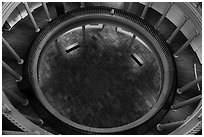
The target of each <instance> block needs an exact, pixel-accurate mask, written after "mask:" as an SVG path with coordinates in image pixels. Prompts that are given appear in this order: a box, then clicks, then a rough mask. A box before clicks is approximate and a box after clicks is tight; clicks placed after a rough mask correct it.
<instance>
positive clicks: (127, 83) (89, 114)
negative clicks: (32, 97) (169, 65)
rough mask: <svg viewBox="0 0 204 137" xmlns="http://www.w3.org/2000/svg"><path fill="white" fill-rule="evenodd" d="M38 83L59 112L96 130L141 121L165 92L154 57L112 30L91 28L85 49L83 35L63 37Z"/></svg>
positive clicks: (46, 56) (48, 54)
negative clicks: (137, 60)
mask: <svg viewBox="0 0 204 137" xmlns="http://www.w3.org/2000/svg"><path fill="white" fill-rule="evenodd" d="M77 42H78V43H79V44H78V45H77ZM73 44H75V45H74V46H73ZM133 54H134V55H136V56H137V57H139V58H140V63H141V60H142V65H141V64H140V65H139V64H138V63H137V62H136V61H135V60H134V59H133V58H132V57H131V55H133ZM38 77H39V84H40V87H41V89H42V91H43V94H44V96H45V98H46V99H47V100H48V102H49V103H50V104H51V106H53V108H54V109H55V110H56V111H58V112H59V113H60V114H61V115H62V116H64V117H66V118H68V119H70V120H71V121H73V122H76V123H78V124H81V125H85V126H90V127H96V128H111V127H118V126H122V125H125V124H128V123H131V122H133V121H135V120H137V119H139V118H140V117H142V116H143V115H144V114H146V113H147V112H148V111H149V110H150V109H151V108H152V106H153V105H154V104H155V103H156V101H157V99H158V96H159V93H160V87H161V82H160V81H161V74H160V69H159V66H158V62H157V60H156V58H155V56H154V55H153V54H152V53H151V51H150V50H148V48H146V47H145V46H144V45H143V44H142V43H140V42H139V41H137V40H136V39H135V40H134V41H133V42H131V37H130V36H128V35H125V34H122V33H120V32H116V31H115V27H114V26H108V25H106V26H105V27H104V28H103V29H88V28H87V29H86V44H85V42H83V38H82V31H81V29H78V30H75V31H72V32H69V33H66V34H64V35H62V36H60V37H59V38H58V41H55V42H52V43H51V45H50V47H49V48H47V49H46V51H45V52H44V53H43V55H42V57H41V60H40V61H39V70H38Z"/></svg>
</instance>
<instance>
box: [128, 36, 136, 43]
mask: <svg viewBox="0 0 204 137" xmlns="http://www.w3.org/2000/svg"><path fill="white" fill-rule="evenodd" d="M135 37H136V36H135V35H133V36H132V38H131V41H130V45H129V46H131V45H132V44H133V43H134V41H135Z"/></svg>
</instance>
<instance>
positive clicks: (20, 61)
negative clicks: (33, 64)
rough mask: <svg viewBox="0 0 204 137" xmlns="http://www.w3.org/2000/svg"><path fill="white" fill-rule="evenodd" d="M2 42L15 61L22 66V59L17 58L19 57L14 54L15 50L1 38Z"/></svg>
mask: <svg viewBox="0 0 204 137" xmlns="http://www.w3.org/2000/svg"><path fill="white" fill-rule="evenodd" d="M2 41H3V44H4V46H5V47H6V48H7V49H8V50H9V51H10V52H11V53H12V55H13V56H14V57H15V59H16V60H17V61H18V64H23V59H21V58H20V57H19V55H18V54H17V53H16V52H15V50H14V49H13V48H12V47H11V46H10V45H9V43H8V42H7V41H6V40H5V39H4V37H2Z"/></svg>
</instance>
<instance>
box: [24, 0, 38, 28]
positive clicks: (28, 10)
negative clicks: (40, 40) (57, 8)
mask: <svg viewBox="0 0 204 137" xmlns="http://www.w3.org/2000/svg"><path fill="white" fill-rule="evenodd" d="M24 6H25V9H26V11H27V13H28V16H29V18H30V20H31V22H32V23H33V26H34V28H35V31H36V32H39V31H40V29H39V28H38V26H37V24H36V22H35V19H34V17H33V14H32V13H31V11H30V8H29V6H28V3H27V2H24Z"/></svg>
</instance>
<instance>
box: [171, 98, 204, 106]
mask: <svg viewBox="0 0 204 137" xmlns="http://www.w3.org/2000/svg"><path fill="white" fill-rule="evenodd" d="M201 98H202V95H198V96H196V97H193V98H191V99H188V100H185V101H183V102H181V103H179V104H175V105H172V106H171V109H172V110H176V109H179V108H182V107H185V106H187V105H190V104H192V103H195V102H198V101H199V100H201Z"/></svg>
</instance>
